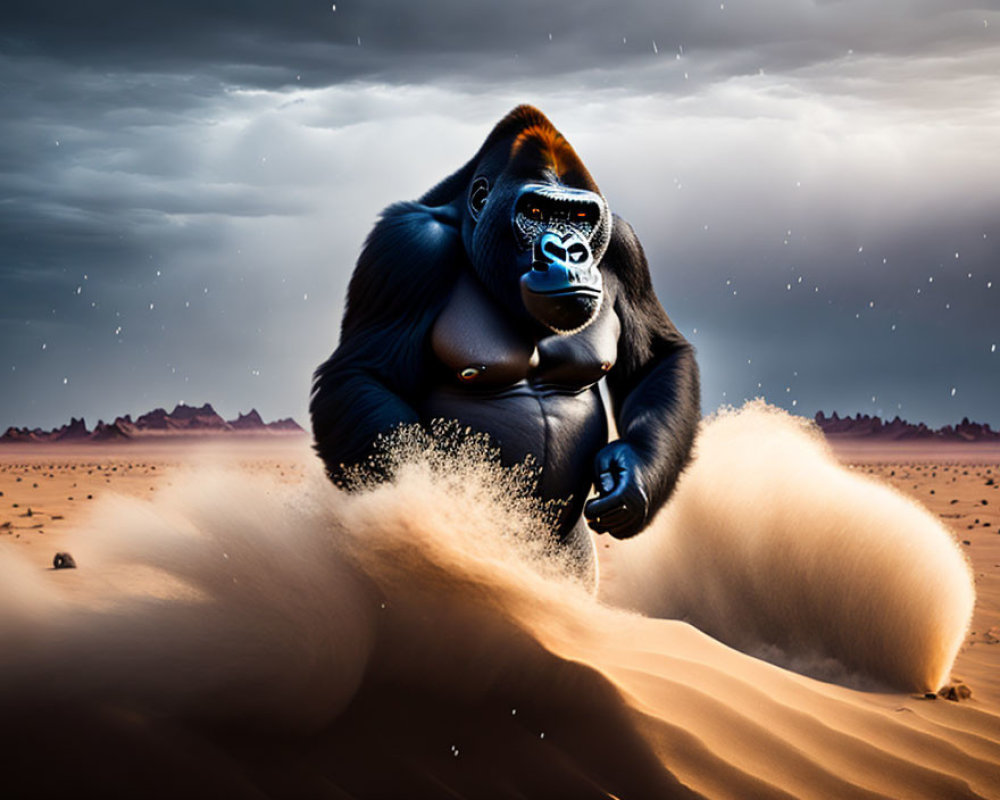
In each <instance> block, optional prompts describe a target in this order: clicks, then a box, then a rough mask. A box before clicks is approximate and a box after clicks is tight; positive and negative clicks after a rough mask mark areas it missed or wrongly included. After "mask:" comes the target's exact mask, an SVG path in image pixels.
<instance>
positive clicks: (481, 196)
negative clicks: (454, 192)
mask: <svg viewBox="0 0 1000 800" xmlns="http://www.w3.org/2000/svg"><path fill="white" fill-rule="evenodd" d="M489 193H490V182H489V181H488V180H486V178H482V177H480V178H476V179H475V180H474V181H473V182H472V186H471V187H470V188H469V213H470V214H472V218H473V219H474V220H478V219H479V215H480V213H481V212H482V210H483V206H485V205H486V196H487V195H488V194H489Z"/></svg>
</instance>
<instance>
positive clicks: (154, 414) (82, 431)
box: [0, 403, 305, 444]
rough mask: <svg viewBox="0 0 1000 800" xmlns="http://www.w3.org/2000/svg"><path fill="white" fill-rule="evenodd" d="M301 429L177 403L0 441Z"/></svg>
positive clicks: (12, 434)
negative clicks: (227, 416) (170, 407)
mask: <svg viewBox="0 0 1000 800" xmlns="http://www.w3.org/2000/svg"><path fill="white" fill-rule="evenodd" d="M304 434H305V430H303V428H302V426H300V425H299V424H298V423H297V422H296V421H295V420H293V419H292V418H291V417H287V418H286V419H279V420H276V421H275V422H264V420H263V419H261V416H260V414H259V413H257V409H255V408H252V409H250V411H249V412H248V413H246V414H240V415H239V416H238V417H237V418H236V419H234V420H229V421H228V422H227V421H226V420H224V419H223V418H222V417H221V416H219V414H218V413H217V412H216V410H215V409H214V408H212V406H211V405H210V404H208V403H205V405H203V406H201V407H197V406H188V405H184V404H183V403H181V404H179V405H178V406H176V407H175V408H174V410H173V411H171V412H170V413H169V414H168V413H167V412H166V410H165V409H162V408H154V409H153V410H152V411H149V412H147V413H145V414H142V415H141V416H139V417H136V419H135V421H133V420H132V416H131V415H130V414H126V415H125V416H124V417H118V418H117V419H116V420H115V421H114V422H104V421H103V420H98V422H97V425H96V426H95V427H94V430H92V431H88V430H87V425H86V423H85V422H84V421H83V418H80V419H76V418H75V417H74V418H73V419H71V420H70V422H69V424H68V425H63V426H62V427H60V428H55V429H53V430H51V431H44V430H42V429H41V428H34V429H28V428H15V427H10V428H8V429H7V431H6V433H4V434H3V436H0V444H3V443H10V442H22V443H24V442H38V443H43V442H85V441H91V442H123V441H130V440H133V439H151V438H158V437H168V436H212V435H260V436H268V435H271V436H290V435H291V436H295V435H304Z"/></svg>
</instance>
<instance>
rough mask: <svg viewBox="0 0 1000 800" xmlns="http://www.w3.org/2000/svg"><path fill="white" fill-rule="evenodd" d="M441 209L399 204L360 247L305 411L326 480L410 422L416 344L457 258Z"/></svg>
mask: <svg viewBox="0 0 1000 800" xmlns="http://www.w3.org/2000/svg"><path fill="white" fill-rule="evenodd" d="M457 226H458V216H457V214H455V213H454V212H453V211H452V209H451V208H450V207H449V206H443V207H440V208H429V207H427V206H425V205H421V204H419V203H398V204H396V205H393V206H390V207H389V208H388V209H386V211H385V212H383V214H382V218H381V219H380V220H379V222H378V224H376V226H375V228H374V229H373V230H372V232H371V234H370V235H369V237H368V240H367V241H366V243H365V246H364V249H363V250H362V252H361V256H360V258H359V259H358V264H357V267H356V269H355V271H354V275H353V276H352V277H351V283H350V286H349V288H348V292H347V309H346V311H345V313H344V322H343V325H342V327H341V335H340V344H339V346H338V347H337V349H336V350H335V351H334V353H333V355H331V356H330V358H329V359H327V361H325V362H324V363H323V364H321V365H320V366H319V368H318V369H317V370H316V373H315V375H314V381H313V392H312V398H311V401H310V404H309V413H310V416H311V417H312V425H313V434H314V438H315V441H316V445H315V446H316V450H317V452H318V453H319V455H320V457H321V458H322V459H323V462H324V464H325V465H326V469H327V472H328V473H329V474H330V476H331V478H333V479H334V481H336V482H339V480H340V479H341V478H342V474H343V467H344V466H347V465H351V464H357V463H358V462H360V461H362V460H364V458H365V457H366V456H367V455H368V454H369V453H370V452H371V449H372V445H373V444H374V442H375V440H376V438H377V437H378V435H379V434H384V433H388V432H389V431H391V430H393V429H394V428H396V427H398V426H399V425H401V424H407V423H413V422H417V421H418V419H419V418H418V416H417V412H416V411H415V410H414V409H413V404H414V402H415V401H416V399H417V397H419V395H420V393H421V392H422V390H423V386H424V383H425V382H426V380H427V375H426V373H425V369H426V363H425V353H424V345H425V342H426V340H427V334H428V331H429V329H430V326H431V324H432V323H433V322H434V319H435V317H436V316H437V314H438V313H439V312H440V309H441V307H442V305H443V304H444V302H445V301H446V300H447V298H448V295H449V294H450V291H451V287H452V286H453V285H454V282H455V278H456V276H457V274H458V271H459V269H460V266H461V264H462V263H463V260H464V258H465V255H464V249H463V248H462V242H461V237H460V235H459V231H458V227H457Z"/></svg>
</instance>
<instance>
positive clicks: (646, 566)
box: [0, 409, 1000, 798]
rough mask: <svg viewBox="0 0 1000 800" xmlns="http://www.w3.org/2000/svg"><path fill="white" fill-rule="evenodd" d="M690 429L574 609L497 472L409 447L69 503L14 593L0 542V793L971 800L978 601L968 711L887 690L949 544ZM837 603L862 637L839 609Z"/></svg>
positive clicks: (958, 568) (915, 633) (997, 756)
mask: <svg viewBox="0 0 1000 800" xmlns="http://www.w3.org/2000/svg"><path fill="white" fill-rule="evenodd" d="M705 433H706V435H705V436H704V437H703V439H702V445H701V455H700V458H701V459H702V460H701V461H700V462H699V463H698V464H696V465H695V467H694V468H693V469H692V470H691V472H690V474H689V475H688V476H686V477H685V480H684V484H683V485H682V488H681V490H680V492H679V494H678V497H677V498H676V501H675V503H674V504H673V505H672V507H671V509H670V510H669V512H668V513H666V514H665V515H664V516H663V517H662V518H661V519H658V520H657V521H656V527H655V530H652V531H650V532H649V533H648V534H646V535H645V536H644V537H642V538H640V539H636V540H634V541H633V542H627V543H622V544H621V545H617V544H616V545H613V546H611V547H608V548H605V547H603V545H605V544H611V543H610V542H606V541H605V540H604V539H601V540H600V542H599V543H600V545H601V547H600V550H599V552H600V553H601V554H602V569H603V572H602V581H603V583H602V594H601V597H600V599H598V598H595V597H593V596H591V595H590V594H589V593H588V592H587V591H586V590H585V589H583V588H582V587H580V586H579V585H577V584H575V583H573V581H572V580H570V579H568V578H564V577H562V576H561V574H560V573H559V570H558V568H557V565H555V564H554V562H553V561H552V560H551V559H550V558H548V557H547V555H546V553H545V548H544V547H542V546H539V545H537V544H532V542H533V541H534V540H533V539H532V532H533V531H535V530H537V529H538V525H539V519H538V516H537V514H536V513H535V512H534V511H533V509H532V507H531V504H530V503H528V502H527V501H526V500H525V498H524V489H525V487H524V484H523V476H522V477H520V478H519V477H518V476H514V477H511V476H510V475H508V474H506V473H504V472H502V471H500V470H498V469H496V468H493V467H489V466H482V465H481V464H480V463H479V456H480V453H479V451H478V450H477V449H476V447H472V446H470V447H469V448H467V449H466V450H465V451H462V452H459V453H458V454H457V455H455V454H443V453H441V452H434V451H432V452H430V453H426V452H425V453H419V452H413V451H411V452H410V453H409V455H408V456H407V458H406V459H404V460H408V462H409V463H410V465H409V466H408V467H407V468H405V469H404V470H403V471H402V474H401V476H400V478H399V480H398V481H397V483H396V484H395V485H394V486H386V487H382V488H379V489H377V490H375V491H372V492H369V493H366V494H361V495H354V496H349V497H348V496H345V495H343V494H342V493H340V492H338V491H337V490H335V489H334V488H333V487H331V486H330V485H329V484H328V483H327V482H326V481H325V480H324V479H323V477H322V475H320V474H319V471H318V468H317V467H315V466H314V465H312V462H311V461H310V460H309V458H308V455H307V453H306V452H304V451H299V452H296V453H291V454H289V453H285V454H283V455H282V456H281V457H279V456H277V455H273V456H272V455H263V456H261V455H257V456H255V458H254V459H253V460H252V461H251V463H249V464H248V463H243V464H233V463H232V460H230V461H229V463H228V464H225V465H222V466H218V465H217V466H211V467H209V466H199V467H193V468H185V467H182V466H181V465H180V464H179V463H178V464H174V465H172V466H171V467H170V468H169V470H167V473H168V476H167V477H163V476H162V475H161V476H159V477H158V478H157V479H156V480H155V482H153V483H151V485H152V486H154V487H155V491H152V492H150V491H149V490H148V489H145V490H144V491H142V492H140V491H136V490H133V491H131V492H130V493H131V494H132V495H133V496H111V495H108V494H106V493H105V494H100V495H97V496H95V499H94V500H93V501H92V503H91V507H90V509H89V514H87V515H83V514H77V516H76V517H75V519H73V518H71V519H68V520H61V521H57V522H58V524H57V525H56V527H55V528H54V529H52V532H51V533H46V534H44V535H45V536H54V539H55V541H58V543H59V545H60V547H62V546H64V545H65V549H70V550H72V552H73V553H74V555H75V556H76V557H77V561H78V563H79V564H80V568H79V569H77V570H69V571H59V572H51V571H46V570H42V569H40V568H39V560H40V559H39V553H40V552H41V548H40V546H39V540H38V539H35V540H33V541H32V543H31V544H30V545H28V544H27V543H26V542H24V541H23V540H18V541H17V542H16V543H11V542H10V540H12V539H13V536H6V537H4V538H5V539H7V540H8V543H7V545H6V546H5V547H4V548H3V554H2V558H0V635H2V637H3V641H4V647H3V648H2V650H0V654H2V655H0V687H2V689H0V706H2V711H3V716H2V717H0V718H2V719H3V720H4V722H3V724H2V726H0V730H2V736H0V738H2V741H0V745H2V747H3V752H4V753H5V755H7V756H8V763H9V764H11V768H10V769H6V770H5V773H4V775H0V786H6V787H7V788H8V789H13V790H17V791H18V792H19V793H20V794H22V795H24V796H50V795H52V794H55V793H57V792H58V791H60V790H62V791H68V790H75V791H79V790H80V788H81V787H82V786H87V785H99V786H100V787H101V788H102V790H103V792H104V794H105V796H112V797H113V796H122V797H127V796H135V791H136V787H137V786H141V787H142V789H143V794H144V795H145V796H164V797H167V796H170V797H176V796H178V795H181V794H183V795H185V796H191V795H192V794H194V795H199V796H216V797H217V796H227V797H243V796H246V797H259V796H262V795H263V796H281V797H301V796H326V797H407V798H419V797H473V798H492V797H545V798H553V797H554V798H559V797H568V798H587V797H595V798H596V797H620V798H625V797H628V798H645V797H657V798H659V797H685V796H697V795H703V796H708V797H733V798H747V797H789V796H794V797H824V798H828V797H838V798H839V797H928V798H940V797H977V796H978V797H998V796H1000V768H998V765H1000V716H998V713H997V712H998V700H1000V695H998V693H997V692H996V691H995V685H991V684H990V682H989V680H988V677H989V676H990V674H991V673H993V674H995V673H996V667H997V656H994V655H993V653H994V652H995V650H994V649H993V648H991V647H990V645H989V644H988V643H987V642H988V640H987V639H985V638H983V637H984V636H985V631H983V630H977V628H978V627H979V621H980V620H981V619H986V620H987V621H988V620H989V616H988V615H989V614H993V613H995V608H993V609H992V610H990V609H987V610H986V612H985V613H986V614H987V617H985V618H984V617H982V614H983V613H984V612H983V611H982V610H981V609H977V612H976V615H977V616H976V618H975V619H976V620H977V621H976V622H975V624H974V626H973V629H974V630H976V633H975V634H972V635H971V639H968V640H966V641H967V642H970V641H978V642H979V643H978V644H976V645H975V646H974V647H973V646H972V645H970V644H967V645H966V650H965V651H964V652H963V653H962V654H960V656H959V662H958V666H957V667H956V671H958V670H961V672H960V673H959V674H961V676H962V678H963V679H964V680H965V681H966V682H967V683H968V684H970V685H971V686H972V687H973V691H974V694H973V697H972V699H971V700H968V701H965V702H961V703H953V702H948V701H946V700H943V699H934V700H931V699H925V698H924V697H923V694H921V693H916V694H914V693H913V690H915V689H916V688H927V687H933V688H936V684H937V683H938V682H940V681H942V680H944V679H946V678H948V672H949V667H950V663H949V662H950V659H951V658H953V657H954V650H955V649H957V647H958V645H959V644H960V643H961V642H962V640H963V636H964V634H965V625H966V623H967V620H968V614H969V607H968V604H969V603H970V602H971V599H972V595H971V592H970V588H969V586H970V585H969V572H968V570H967V567H966V559H965V558H963V556H962V555H961V554H960V553H958V551H957V549H956V545H955V544H954V537H953V536H951V534H950V532H949V531H948V530H946V529H944V528H942V527H941V526H940V525H939V524H938V523H937V522H935V521H934V518H933V517H932V516H930V515H929V514H928V513H927V512H925V511H921V510H920V509H919V508H918V507H916V506H915V505H913V504H912V503H911V502H910V501H908V500H905V499H904V498H903V497H902V496H901V495H900V494H899V493H897V492H895V491H893V490H892V489H890V488H887V486H886V485H885V484H882V485H878V484H875V483H874V482H873V481H872V479H868V478H863V477H862V476H860V475H858V474H851V473H848V472H847V471H846V470H843V469H842V468H840V467H837V466H836V464H835V463H834V462H833V461H832V459H831V458H830V456H829V454H828V453H827V452H826V451H825V450H824V449H823V447H822V446H821V445H820V444H818V443H816V442H814V441H811V440H809V438H808V434H805V433H803V432H801V431H799V430H798V429H797V427H796V425H795V424H794V423H792V422H789V421H788V420H787V419H785V418H783V417H780V416H778V417H776V416H774V415H772V414H769V413H768V412H766V411H763V410H760V409H757V410H752V411H751V412H749V413H746V414H743V415H740V416H735V417H726V418H723V419H720V420H717V421H716V422H714V423H711V424H710V425H709V426H708V427H707V428H706V432H705ZM716 433H717V434H718V436H717V437H716V436H715V434H716ZM741 437H743V439H744V441H743V444H744V445H746V446H740V447H733V448H731V449H730V448H729V446H728V445H727V443H733V442H736V441H739V440H740V438H741ZM769 447H770V448H772V449H768V448H769ZM774 448H777V449H774ZM414 450H417V451H419V447H417V448H414ZM776 454H777V455H781V454H784V456H783V458H784V459H791V460H790V461H786V460H782V459H778V460H775V459H776ZM793 456H794V458H793ZM716 459H718V464H717V465H716V466H715V467H712V465H711V463H710V462H711V461H713V460H716ZM46 466H48V465H46ZM25 470H26V471H27V472H25ZM77 471H79V470H77ZM147 471H148V472H149V473H151V472H152V470H148V468H147ZM160 471H161V472H162V471H163V470H162V467H161V470H160ZM30 472H31V469H30V465H29V466H27V467H25V468H24V469H21V470H20V471H19V472H18V474H28V473H30ZM50 472H51V474H56V473H55V465H53V469H52V470H50ZM282 472H284V473H285V474H284V475H281V474H279V473H282ZM854 472H855V473H856V472H857V471H854ZM8 474H9V473H8ZM810 476H812V477H810ZM91 477H93V475H91ZM143 477H144V478H149V475H148V474H147V475H144V476H143ZM872 478H874V476H872ZM50 480H52V481H55V478H53V479H50ZM77 482H79V481H77ZM762 483H763V485H764V487H765V489H768V491H769V492H770V494H767V495H765V499H764V500H760V499H759V498H755V497H754V496H753V493H754V491H755V487H758V486H760V485H761V484H762ZM0 485H2V486H3V487H4V491H5V493H7V494H6V496H5V497H4V498H3V500H8V499H10V496H11V495H10V488H11V484H10V483H9V482H7V481H4V482H3V483H0ZM810 485H812V486H813V488H812V489H810ZM18 486H19V487H20V488H19V489H18V491H20V492H28V489H27V487H25V486H24V485H23V481H22V484H19V485H18ZM775 486H777V487H781V493H777V491H776V490H775V488H774V487H775ZM134 489H138V487H134ZM32 491H36V490H32ZM29 494H30V493H29ZM830 494H835V495H836V496H837V498H838V500H836V501H832V500H829V501H824V498H826V497H828V496H829V495H830ZM135 495H139V496H135ZM149 496H151V497H149ZM993 499H994V498H993V497H992V496H991V497H990V498H989V500H990V501H991V502H992V501H993ZM824 502H826V503H827V504H826V505H823V503H824ZM706 504H710V505H711V508H712V511H711V513H710V512H709V511H708V510H706ZM817 504H818V505H817ZM808 507H813V508H814V509H815V510H814V512H813V513H812V515H810V514H809V513H807V512H806V510H805V509H807V508H808ZM783 508H784V510H782V509H783ZM983 508H987V509H988V510H989V513H990V514H995V513H996V511H995V508H996V506H995V504H994V505H993V506H989V505H987V506H983ZM44 510H45V509H44V508H43V512H44ZM984 513H985V512H984ZM71 516H72V515H71ZM713 520H715V521H714V522H713ZM64 523H65V527H59V526H62V525H63V524H64ZM47 524H49V523H47ZM730 526H732V527H730ZM992 530H994V531H995V528H993V529H992ZM910 533H912V536H910V535H909V534H910ZM25 535H27V534H25ZM968 535H969V536H972V535H973V534H972V533H970V534H968ZM987 535H989V534H988V533H987V529H983V530H982V532H980V531H979V530H977V531H976V537H977V538H976V540H975V541H976V544H977V546H978V545H979V543H980V541H981V540H982V537H984V536H987ZM992 536H993V537H994V538H995V536H996V534H995V533H993V534H992ZM647 537H648V538H647ZM685 537H691V540H690V541H684V539H685ZM644 539H645V542H643V540H644ZM748 539H749V540H750V541H748ZM70 542H71V543H72V547H70V546H69V543H70ZM640 543H642V544H641V547H640ZM855 547H860V548H862V553H863V555H859V556H857V557H856V558H852V553H851V549H852V548H855ZM986 547H987V545H986V544H985V543H984V544H983V548H984V549H985V548H986ZM796 548H798V549H796ZM47 549H48V550H49V551H51V549H52V548H47ZM968 549H969V548H968V547H966V550H968ZM769 552H770V555H769V554H768V553H769ZM831 553H832V555H831ZM977 558H978V556H977ZM974 563H975V564H976V574H977V576H978V574H979V572H980V569H985V565H984V564H983V563H981V562H979V561H975V562H974ZM998 563H1000V559H998ZM901 567H902V568H904V569H900V568H901ZM741 569H742V570H744V571H745V572H747V573H751V576H750V577H748V576H747V574H742V575H741V574H740V570H741ZM810 569H812V570H813V571H812V572H810V571H809V570H810ZM827 569H830V570H833V573H834V574H833V575H832V576H828V580H826V582H824V579H822V572H823V570H827ZM713 570H716V571H715V572H713ZM993 572H995V570H993ZM897 573H901V574H897ZM817 576H820V577H819V578H818V577H817ZM935 582H936V583H935ZM921 586H923V587H925V589H926V590H925V591H923V592H921V591H919V589H920V587H921ZM935 586H936V587H939V588H937V589H935ZM699 587H703V588H704V594H703V595H699V593H698V589H699ZM759 587H764V589H766V590H767V591H762V590H760V588H759ZM987 588H988V589H989V588H990V587H989V586H988V587H987ZM935 591H937V592H939V594H940V600H938V601H936V602H935V601H934V599H933V598H934V595H933V592H935ZM990 591H992V590H990ZM865 592H867V594H868V597H869V600H868V603H867V607H868V608H869V609H870V612H869V616H870V618H865V617H864V615H863V613H862V612H861V611H859V610H858V609H857V608H855V607H853V606H852V605H851V604H852V603H854V602H856V600H857V598H858V596H859V595H861V594H863V593H865ZM727 593H728V594H727ZM987 594H988V595H989V598H988V599H989V602H993V598H992V595H991V594H990V593H989V592H987ZM900 595H902V596H901V597H900ZM980 595H981V596H980V606H981V605H982V603H983V599H982V592H980ZM928 597H929V598H930V599H928ZM782 598H784V599H782ZM612 601H614V603H615V605H613V604H612ZM781 603H794V604H795V608H794V609H793V610H794V611H795V613H791V612H790V611H785V612H782V613H779V611H777V610H775V608H779V607H780V606H781ZM616 605H617V606H621V605H627V606H629V607H631V609H632V610H626V609H624V608H621V607H616ZM635 609H641V611H642V612H643V613H639V612H638V611H636V610H635ZM668 612H670V613H680V614H681V615H683V616H686V617H687V618H688V619H689V620H694V619H695V617H698V618H697V622H698V624H699V625H700V626H702V627H703V628H705V629H706V630H711V632H712V633H713V634H714V635H715V636H716V637H719V638H725V639H727V640H729V641H730V643H731V644H734V645H737V646H739V647H742V648H744V649H745V650H750V651H759V652H762V653H763V654H764V655H767V656H768V657H770V658H772V659H776V660H781V659H784V661H785V663H795V661H796V659H799V661H800V662H801V663H800V664H798V666H800V667H801V666H802V665H803V664H804V665H805V666H806V667H809V668H816V665H817V664H826V665H827V666H828V667H830V665H832V664H833V663H834V661H836V663H837V667H836V669H835V670H834V669H832V668H831V670H830V673H829V675H828V677H830V676H832V677H835V678H837V679H838V680H841V681H843V682H846V683H853V684H854V685H857V684H858V683H863V682H864V679H865V678H867V679H868V680H873V681H878V682H880V683H882V684H887V683H888V684H891V685H892V686H894V687H895V688H893V689H892V690H889V689H886V688H882V689H881V690H879V691H871V690H868V691H859V690H858V689H856V688H849V687H847V686H843V685H837V684H835V683H830V682H821V681H819V680H816V679H814V678H810V677H806V676H803V675H801V674H797V673H795V672H793V671H790V670H788V669H784V668H781V667H779V666H776V665H774V664H771V663H767V662H765V661H763V660H760V659H758V658H755V657H753V656H752V655H748V654H746V653H743V652H740V651H738V650H736V649H733V647H730V646H728V645H727V644H723V643H722V642H720V641H719V640H718V639H717V638H712V637H711V636H709V635H708V634H707V633H705V632H703V631H701V630H698V629H697V628H695V627H694V625H692V624H690V622H687V621H681V620H678V619H661V618H657V617H656V616H652V615H653V614H666V613H668ZM810 614H816V617H817V618H816V619H815V620H813V619H811V618H810V616H809V615H810ZM698 615H700V616H698ZM736 620H738V624H736ZM845 628H846V629H847V630H846V631H845ZM855 633H856V634H857V635H855ZM977 636H978V637H980V638H979V639H977V638H976V637H977ZM852 642H854V643H856V644H857V647H856V650H857V652H859V653H860V655H856V654H855V648H854V647H853V646H852ZM779 650H780V652H778V651H779ZM910 683H912V684H913V685H912V686H911V685H909V684H910ZM900 686H905V687H906V690H905V691H901V690H900V688H899V687H900Z"/></svg>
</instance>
